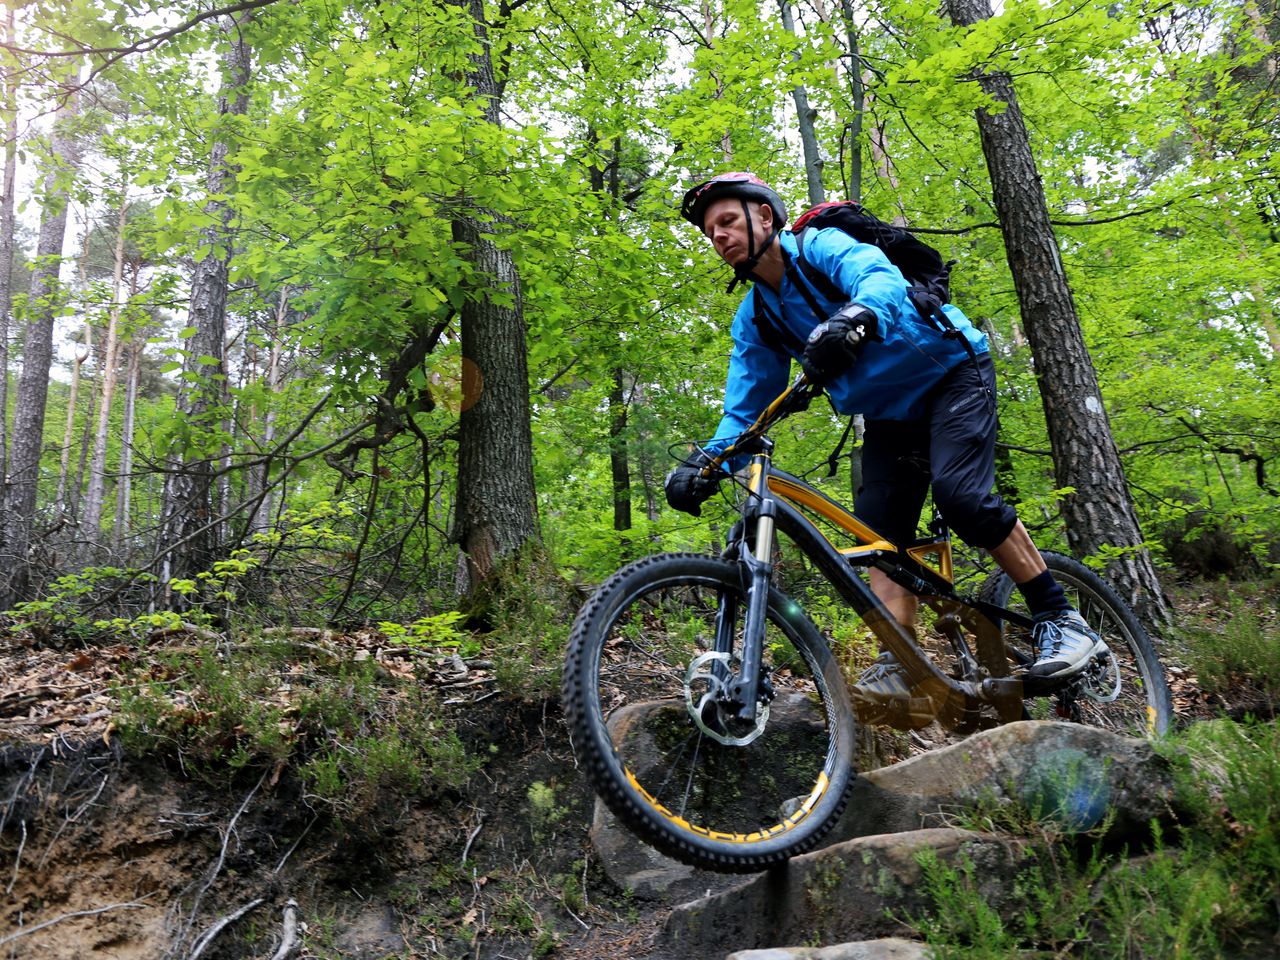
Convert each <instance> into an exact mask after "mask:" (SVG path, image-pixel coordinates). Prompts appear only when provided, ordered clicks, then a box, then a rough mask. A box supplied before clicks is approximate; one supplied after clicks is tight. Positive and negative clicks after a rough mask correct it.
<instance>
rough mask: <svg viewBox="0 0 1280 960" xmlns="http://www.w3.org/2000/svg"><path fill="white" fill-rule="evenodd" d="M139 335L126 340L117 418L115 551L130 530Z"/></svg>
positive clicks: (140, 367)
mask: <svg viewBox="0 0 1280 960" xmlns="http://www.w3.org/2000/svg"><path fill="white" fill-rule="evenodd" d="M141 341H142V338H141V337H134V338H133V339H132V340H130V342H129V347H128V352H129V367H128V372H127V373H126V374H125V388H124V412H123V414H122V416H121V421H120V479H119V480H117V481H116V518H115V523H114V524H113V526H112V529H111V546H112V549H114V550H115V552H116V553H117V554H119V553H122V551H123V550H124V538H125V534H126V533H128V530H129V497H130V494H131V491H132V488H133V476H132V474H133V429H134V421H135V419H136V412H137V409H138V381H139V380H140V379H141V372H142V342H141Z"/></svg>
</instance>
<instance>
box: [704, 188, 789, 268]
mask: <svg viewBox="0 0 1280 960" xmlns="http://www.w3.org/2000/svg"><path fill="white" fill-rule="evenodd" d="M747 213H748V214H749V215H750V217H751V238H752V239H754V241H755V245H756V249H757V250H758V249H759V247H760V245H761V244H762V243H764V241H765V238H766V237H768V236H769V234H770V233H771V232H772V231H773V208H772V207H770V206H769V205H768V204H767V203H757V202H753V201H751V200H748V201H747ZM702 232H703V233H705V234H706V235H707V237H708V238H709V239H710V240H711V245H712V246H713V247H715V249H716V253H718V254H719V255H720V259H721V260H723V261H724V262H725V263H727V264H729V266H731V267H732V266H737V265H738V264H739V263H741V262H742V261H743V260H745V259H747V257H748V256H749V255H750V253H751V244H750V243H749V242H748V236H747V218H746V216H745V215H744V214H743V211H742V201H741V200H739V199H738V198H737V197H721V198H720V199H719V200H716V201H715V202H713V203H712V204H711V205H710V206H708V207H707V214H706V216H705V217H704V218H703V220H702Z"/></svg>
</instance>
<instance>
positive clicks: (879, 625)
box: [562, 374, 1172, 872]
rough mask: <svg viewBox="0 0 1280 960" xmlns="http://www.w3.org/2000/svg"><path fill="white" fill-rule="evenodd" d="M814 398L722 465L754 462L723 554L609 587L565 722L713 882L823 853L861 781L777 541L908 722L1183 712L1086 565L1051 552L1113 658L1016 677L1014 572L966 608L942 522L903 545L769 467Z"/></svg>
mask: <svg viewBox="0 0 1280 960" xmlns="http://www.w3.org/2000/svg"><path fill="white" fill-rule="evenodd" d="M819 393H821V388H820V387H817V386H815V385H814V384H812V383H810V382H809V381H808V380H807V378H806V377H805V376H804V375H803V374H802V375H800V376H799V377H798V378H797V379H796V380H795V381H794V382H793V383H792V384H791V385H790V386H789V387H788V388H787V390H785V391H784V392H783V393H782V395H781V396H779V397H778V398H777V399H776V400H775V401H774V402H773V403H772V404H771V405H770V406H769V408H768V409H767V410H765V412H764V413H763V414H761V416H760V417H759V419H758V420H757V421H756V423H755V424H753V425H752V426H751V427H750V428H749V429H747V430H746V431H745V432H744V433H743V434H742V435H741V436H739V437H738V438H737V439H736V440H735V441H734V442H733V443H732V444H730V445H729V446H728V447H727V448H725V449H724V450H723V451H722V452H721V453H720V454H719V455H718V456H717V457H715V458H714V461H713V464H712V465H711V466H710V467H708V468H707V470H706V471H705V475H707V476H719V475H723V476H724V477H725V478H726V479H728V477H729V474H728V473H726V472H725V471H724V470H722V469H721V464H724V463H726V462H729V461H731V460H734V459H735V458H742V457H746V456H749V458H750V460H749V467H748V468H746V470H745V479H743V480H740V481H739V482H740V483H741V485H742V486H743V487H744V495H743V496H742V499H741V503H740V508H739V509H740V518H739V520H738V521H737V522H736V524H735V525H734V526H733V529H732V531H731V532H730V534H729V536H728V537H727V545H726V547H725V550H724V551H723V553H722V554H721V555H720V556H719V557H715V556H709V555H701V554H691V553H668V554H659V555H656V556H650V557H645V558H643V559H641V560H638V561H636V562H634V563H631V564H629V565H628V566H626V567H624V568H622V569H621V570H619V571H618V572H617V573H615V574H614V575H613V576H611V577H610V578H609V579H608V580H606V581H605V582H604V583H603V584H602V585H601V586H600V587H599V589H597V590H596V591H595V593H594V594H593V595H592V596H591V598H590V599H589V600H588V601H587V603H586V604H585V605H584V606H583V608H582V609H581V611H580V612H579V613H578V616H577V618H576V620H575V621H574V625H573V629H572V633H571V636H570V642H569V650H568V655H567V658H566V663H565V668H564V677H563V691H562V692H563V698H564V705H565V712H566V718H567V721H568V724H569V728H570V733H571V737H572V742H573V745H574V748H575V751H576V753H577V755H578V758H579V760H580V761H581V762H583V763H584V765H585V767H586V770H587V772H588V775H589V777H590V779H591V781H592V783H593V785H594V787H595V789H596V791H597V792H598V793H599V795H600V796H601V798H602V799H603V800H604V802H605V803H606V804H607V805H608V807H609V808H610V809H611V810H612V811H613V813H614V814H615V815H616V816H617V817H618V819H619V820H620V821H621V822H622V823H623V824H625V825H626V826H627V827H628V828H629V829H631V830H632V831H633V832H634V833H635V834H636V835H638V836H639V837H640V838H641V839H643V840H645V841H646V842H648V843H650V844H651V845H652V846H654V847H656V848H657V849H658V850H660V851H662V852H663V853H666V854H668V855H669V856H672V857H674V858H676V859H678V860H681V861H683V862H685V863H688V864H691V865H693V866H697V867H701V868H704V869H711V870H718V871H722V872H749V871H758V870H763V869H765V868H766V867H768V866H770V865H773V864H776V863H779V862H781V861H783V860H786V859H788V858H790V857H793V856H795V855H797V854H799V853H803V852H806V851H808V850H811V849H813V848H814V847H815V846H816V845H817V844H818V842H819V840H820V839H821V838H822V836H823V835H824V834H825V833H826V832H827V831H828V830H829V829H830V828H831V827H832V826H834V824H835V822H836V820H837V818H838V817H839V816H840V814H841V813H842V812H843V810H844V808H845V805H846V804H847V802H848V797H849V793H850V791H851V790H852V787H853V782H854V777H855V772H854V769H853V762H852V761H853V754H854V747H855V739H856V732H857V723H858V719H857V716H856V712H855V709H854V704H853V702H852V701H851V699H850V695H849V692H848V689H847V688H846V683H845V678H844V676H843V674H842V671H841V668H840V666H839V664H838V662H837V657H836V655H835V654H834V653H833V650H832V647H831V646H830V645H829V643H828V641H827V640H826V638H825V637H824V636H823V634H822V633H821V632H820V631H819V630H818V628H817V627H816V626H815V625H814V622H813V621H812V620H811V619H810V617H809V616H808V615H807V614H806V613H805V611H804V610H803V609H802V608H801V606H800V604H799V603H797V602H796V600H794V599H792V598H791V597H789V596H787V595H786V594H785V593H784V592H783V591H782V589H781V588H780V587H779V586H777V585H776V584H775V583H774V580H775V571H776V569H777V567H778V565H779V564H778V560H777V559H776V558H777V556H778V551H779V549H780V548H779V546H778V545H779V544H780V543H782V542H783V540H782V537H779V536H778V535H779V534H781V535H784V536H785V538H786V542H787V546H788V549H789V550H791V551H799V553H800V554H802V555H803V560H804V561H805V562H807V563H808V564H809V565H811V566H812V567H813V568H814V569H815V570H816V571H817V572H818V573H819V574H820V576H821V577H822V578H824V579H825V580H826V581H827V582H829V583H830V584H831V585H832V586H833V587H834V588H835V590H836V592H837V593H838V594H839V596H840V598H841V600H842V601H843V603H844V604H847V606H848V608H849V609H851V610H852V611H853V612H854V613H856V615H857V617H858V618H860V620H861V622H862V624H863V625H864V627H865V629H866V631H868V632H869V633H870V634H871V635H872V636H873V637H874V640H875V642H876V643H877V644H878V646H879V649H881V650H888V651H891V652H892V653H893V654H894V655H895V656H896V657H897V658H898V660H899V662H900V663H901V664H902V665H903V667H904V669H905V670H906V672H907V675H908V677H909V678H910V681H911V684H912V697H911V698H910V700H909V701H908V702H906V703H905V704H904V705H903V707H902V714H901V715H900V716H895V717H892V718H890V723H891V724H892V725H894V726H900V727H904V728H908V727H913V726H918V725H920V723H921V720H922V717H923V719H924V720H925V721H927V722H932V721H933V720H935V719H936V720H937V721H938V722H939V723H941V724H942V725H943V726H944V727H946V728H947V729H950V730H954V731H958V732H962V733H963V732H967V731H972V730H977V729H981V728H984V727H988V726H992V725H996V724H1000V723H1007V722H1011V721H1014V720H1018V719H1023V718H1026V717H1029V716H1034V715H1049V716H1055V717H1058V718H1062V719H1067V720H1071V721H1075V722H1079V723H1088V724H1096V725H1100V726H1105V727H1108V728H1110V729H1112V730H1116V731H1118V732H1121V733H1125V734H1131V735H1138V736H1158V735H1160V734H1163V733H1164V732H1165V731H1166V730H1167V728H1168V725H1169V721H1170V716H1171V713H1172V706H1171V699H1170V694H1169V689H1168V686H1167V685H1166V683H1165V678H1164V671H1163V669H1162V667H1161V665H1160V662H1159V660H1158V658H1157V657H1156V653H1155V650H1154V649H1153V647H1152V644H1151V641H1150V639H1149V638H1148V636H1147V634H1146V632H1145V630H1144V629H1143V627H1142V625H1141V624H1140V623H1139V622H1138V620H1137V619H1136V617H1135V616H1134V615H1133V613H1132V612H1131V611H1130V609H1129V608H1128V607H1127V606H1126V604H1125V603H1124V602H1123V601H1122V600H1121V599H1120V598H1119V597H1118V596H1117V595H1116V593H1115V591H1113V590H1112V589H1111V588H1110V587H1108V586H1107V585H1106V584H1105V583H1104V582H1103V581H1102V580H1101V579H1100V578H1099V577H1098V576H1097V575H1096V574H1094V573H1093V572H1092V571H1091V570H1089V569H1088V568H1087V567H1085V566H1084V565H1083V564H1081V563H1079V562H1077V561H1075V560H1073V559H1071V558H1070V557H1066V556H1061V555H1058V554H1054V553H1048V552H1046V553H1044V558H1045V562H1046V564H1047V565H1048V567H1049V569H1050V570H1052V571H1053V574H1054V576H1055V577H1056V578H1057V580H1058V581H1059V583H1061V584H1062V586H1063V588H1064V589H1065V590H1066V591H1067V594H1068V597H1069V599H1071V601H1072V602H1073V604H1074V605H1075V606H1076V608H1077V609H1078V610H1079V611H1080V612H1081V614H1082V615H1083V616H1084V618H1085V619H1086V620H1087V621H1088V622H1089V624H1090V625H1091V626H1092V627H1093V628H1094V629H1095V630H1097V631H1098V633H1099V634H1100V635H1101V636H1102V637H1103V639H1104V640H1105V641H1106V643H1107V646H1108V648H1109V652H1107V653H1105V654H1100V655H1099V656H1098V657H1097V658H1096V659H1095V660H1094V661H1092V662H1090V663H1089V664H1088V666H1087V667H1086V668H1085V669H1084V670H1083V671H1082V672H1081V673H1078V674H1076V675H1073V676H1071V677H1069V678H1066V679H1052V680H1039V679H1036V678H1033V677H1029V676H1021V675H1020V671H1021V670H1022V669H1023V668H1025V667H1026V666H1028V665H1030V664H1031V663H1033V662H1034V659H1035V650H1034V646H1033V644H1032V642H1031V639H1030V632H1031V627H1032V620H1031V618H1030V616H1029V615H1028V614H1027V613H1026V611H1025V609H1023V610H1020V609H1018V608H1017V607H1016V606H1010V603H1011V600H1012V598H1013V592H1014V591H1013V583H1012V582H1011V580H1010V579H1009V577H1008V576H1007V575H1005V574H1003V573H997V574H995V575H993V576H991V577H990V578H989V579H987V581H986V582H985V583H984V584H983V586H982V588H981V590H980V591H979V592H978V594H977V595H969V594H968V593H966V592H965V591H964V590H962V589H958V588H957V586H956V584H955V583H954V582H953V578H954V570H953V557H952V552H951V541H950V536H949V533H948V531H947V530H946V529H945V527H943V526H942V525H941V524H935V527H934V529H933V531H932V533H933V536H931V537H929V538H927V539H925V540H921V541H917V542H914V543H911V544H906V545H903V546H899V545H897V544H894V543H891V542H889V541H888V540H886V539H885V538H883V537H881V536H879V535H878V534H877V533H876V532H875V531H874V530H872V529H871V528H870V527H868V526H867V525H866V524H864V523H863V522H862V521H860V520H859V519H858V518H857V517H856V516H854V515H853V514H852V513H850V512H849V511H847V510H845V509H844V508H843V507H842V506H840V505H839V504H838V503H836V502H835V501H834V500H832V499H830V498H828V497H827V496H826V495H824V494H823V493H821V492H820V491H818V490H816V489H815V488H814V487H813V486H811V485H809V484H808V483H806V482H805V481H804V480H802V479H800V478H798V477H796V476H793V475H791V474H789V473H786V472H785V471H783V470H781V469H779V468H777V467H776V466H774V464H773V452H774V441H773V440H772V439H771V438H770V436H769V432H770V430H771V429H772V428H773V427H774V426H776V425H777V424H778V423H779V422H781V421H782V420H783V419H785V418H786V417H787V416H790V415H791V414H792V413H794V412H796V411H798V410H801V409H804V408H805V407H807V406H808V404H809V402H810V401H811V400H812V399H813V398H814V397H815V396H816V395H818V394H819ZM712 471H715V472H712ZM742 475H743V474H742V473H741V472H740V473H739V475H738V476H739V477H741V476H742ZM842 543H848V544H849V545H847V546H842V545H841V544H842ZM873 567H874V568H877V569H879V570H882V571H884V573H885V574H887V575H888V576H889V577H890V578H891V579H892V580H893V581H894V582H896V583H899V584H901V585H903V586H904V587H906V588H907V589H909V590H910V591H911V592H912V593H913V594H915V595H916V596H917V597H919V599H920V601H921V604H922V606H923V607H924V608H925V611H926V612H927V613H928V615H929V616H930V617H931V618H932V622H931V624H930V631H931V633H930V635H931V637H934V638H936V639H937V642H939V643H941V644H942V650H941V651H934V652H930V650H929V649H926V646H925V645H922V643H921V642H920V641H918V640H917V638H916V636H915V635H913V633H912V632H911V631H910V630H908V629H907V628H905V627H903V626H902V625H901V624H899V623H898V621H897V620H896V619H894V617H893V616H892V615H891V614H890V613H889V611H888V610H887V609H886V608H885V607H884V605H883V604H882V603H881V602H880V601H879V600H878V599H877V598H876V596H875V595H874V594H873V593H872V592H871V589H870V587H869V586H868V585H867V583H866V582H864V580H863V578H862V576H861V575H860V573H861V572H862V571H865V570H867V569H868V568H873ZM936 645H937V644H936V643H935V646H936Z"/></svg>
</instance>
